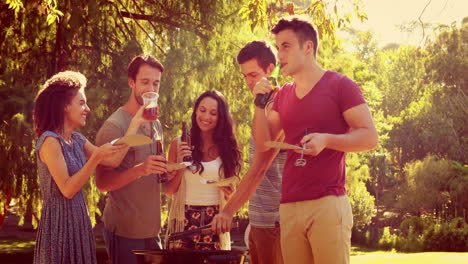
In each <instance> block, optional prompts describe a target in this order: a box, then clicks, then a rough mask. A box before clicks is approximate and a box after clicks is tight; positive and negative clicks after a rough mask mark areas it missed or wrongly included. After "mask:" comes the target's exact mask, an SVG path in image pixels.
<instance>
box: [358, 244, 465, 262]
mask: <svg viewBox="0 0 468 264" xmlns="http://www.w3.org/2000/svg"><path fill="white" fill-rule="evenodd" d="M376 263H378V264H418V263H424V264H445V263H447V264H466V263H468V252H466V253H458V252H421V253H401V252H395V251H367V250H365V249H364V250H363V249H361V248H357V247H352V249H351V264H376Z"/></svg>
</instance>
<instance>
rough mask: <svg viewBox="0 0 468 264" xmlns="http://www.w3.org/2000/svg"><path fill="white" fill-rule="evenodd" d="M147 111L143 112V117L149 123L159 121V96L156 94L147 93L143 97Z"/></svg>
mask: <svg viewBox="0 0 468 264" xmlns="http://www.w3.org/2000/svg"><path fill="white" fill-rule="evenodd" d="M141 97H142V98H143V103H144V104H145V105H146V104H148V105H147V106H145V109H144V110H143V117H144V118H145V119H146V120H148V121H155V120H157V119H158V98H159V94H158V93H155V92H147V93H144V94H142V95H141Z"/></svg>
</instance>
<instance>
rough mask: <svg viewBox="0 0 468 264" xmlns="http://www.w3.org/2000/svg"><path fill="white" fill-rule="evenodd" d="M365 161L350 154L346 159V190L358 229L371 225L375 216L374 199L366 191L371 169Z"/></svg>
mask: <svg viewBox="0 0 468 264" xmlns="http://www.w3.org/2000/svg"><path fill="white" fill-rule="evenodd" d="M363 161H364V159H363V157H361V156H360V155H358V154H356V153H348V154H347V159H346V176H347V182H346V190H347V192H348V196H349V199H350V202H351V207H352V210H353V217H354V226H355V227H356V228H357V229H360V228H362V227H364V226H365V225H367V224H369V223H370V221H371V218H372V217H374V216H375V206H374V199H375V198H374V197H373V196H371V195H370V193H369V192H368V191H367V189H366V185H365V181H366V180H368V179H369V168H368V167H367V165H363V164H364V162H363Z"/></svg>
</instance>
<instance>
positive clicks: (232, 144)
mask: <svg viewBox="0 0 468 264" xmlns="http://www.w3.org/2000/svg"><path fill="white" fill-rule="evenodd" d="M206 97H211V98H213V99H214V100H216V102H218V122H217V124H216V127H215V129H214V132H213V142H214V143H215V144H216V146H217V147H218V152H219V155H220V156H221V161H222V165H221V168H220V170H221V169H223V170H224V177H225V178H229V177H232V176H238V175H239V172H240V169H241V152H240V150H239V146H238V144H237V140H236V137H235V133H234V126H233V121H232V117H231V114H230V113H229V106H228V104H227V102H226V99H225V98H224V96H223V94H221V93H220V92H218V91H216V90H212V91H206V92H204V93H203V94H202V95H200V97H198V99H197V101H196V102H195V106H194V107H193V113H192V128H191V129H190V134H191V135H190V136H191V139H192V145H193V146H194V150H193V152H192V157H193V163H194V165H195V166H196V167H197V171H199V172H200V174H201V173H203V170H204V168H203V165H202V164H201V161H202V159H203V153H202V146H203V142H202V138H201V130H200V127H199V126H198V123H197V120H196V118H197V113H196V112H197V109H198V106H199V105H200V102H201V101H202V100H203V99H204V98H206Z"/></svg>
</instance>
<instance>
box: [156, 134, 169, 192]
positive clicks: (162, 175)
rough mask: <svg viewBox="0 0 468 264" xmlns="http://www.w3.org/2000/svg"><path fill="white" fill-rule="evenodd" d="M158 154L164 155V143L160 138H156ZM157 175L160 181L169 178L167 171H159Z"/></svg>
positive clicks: (165, 180) (162, 181)
mask: <svg viewBox="0 0 468 264" xmlns="http://www.w3.org/2000/svg"><path fill="white" fill-rule="evenodd" d="M156 155H160V156H164V151H163V147H162V143H161V140H159V139H158V140H156ZM156 176H157V177H158V182H160V183H164V182H167V180H168V178H167V173H158V174H156Z"/></svg>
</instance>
